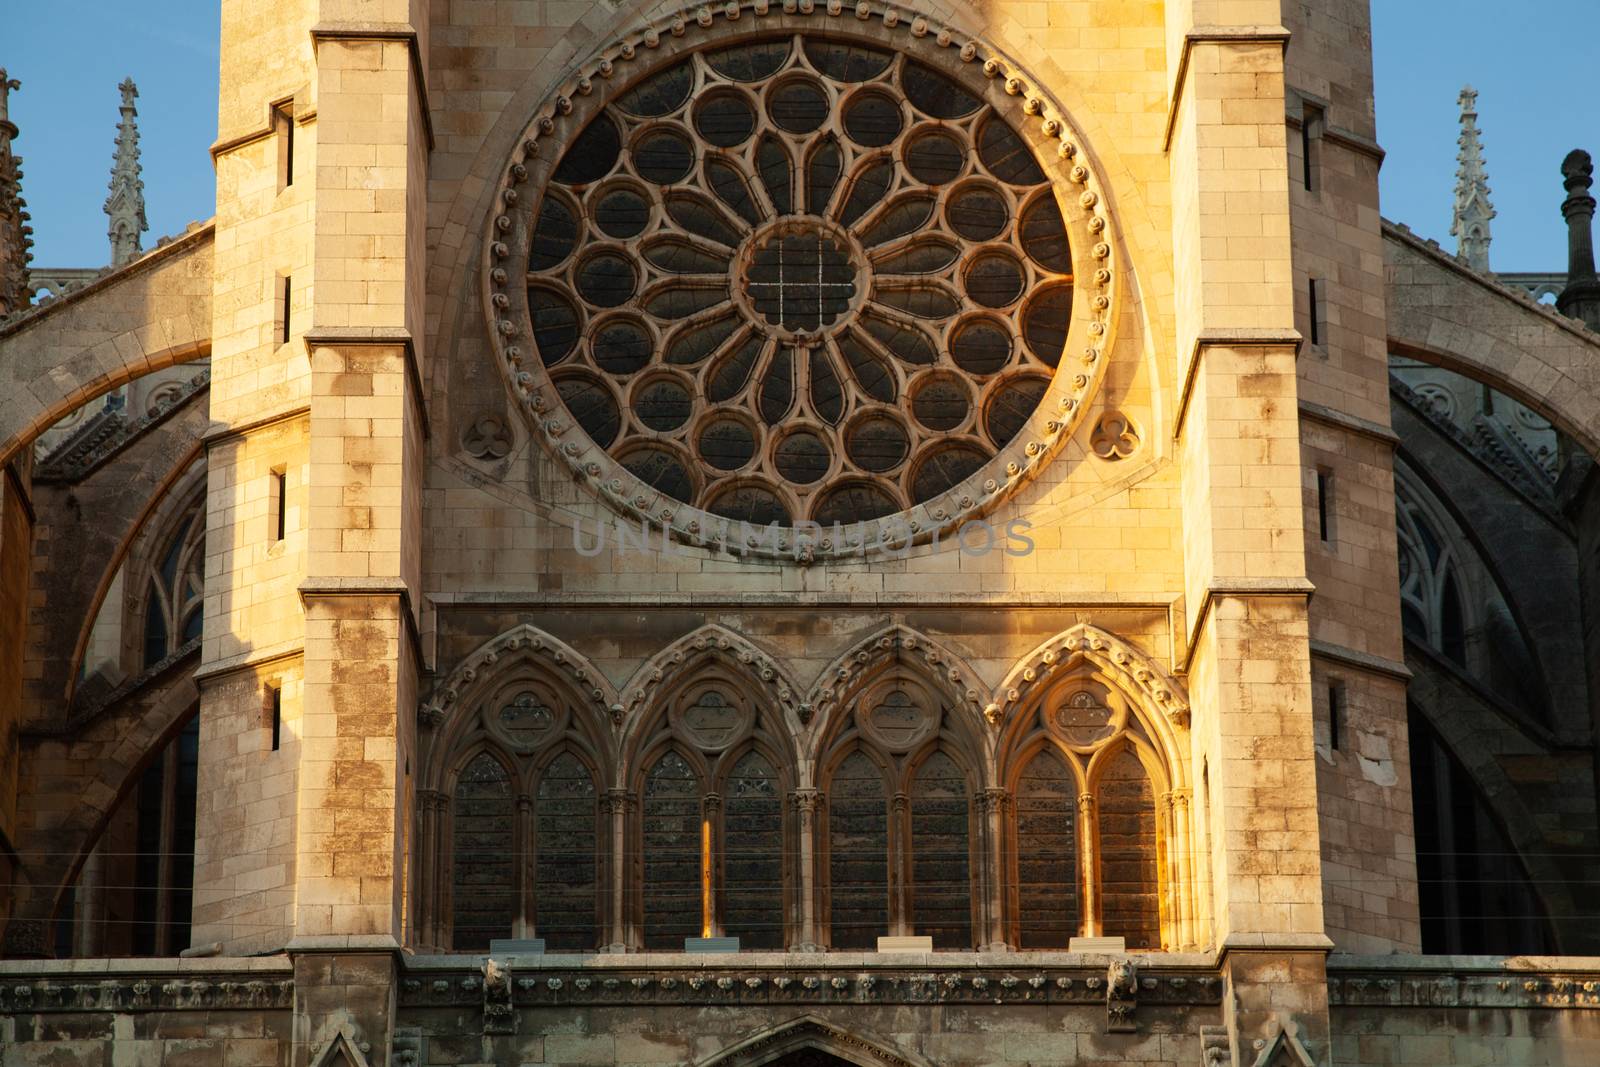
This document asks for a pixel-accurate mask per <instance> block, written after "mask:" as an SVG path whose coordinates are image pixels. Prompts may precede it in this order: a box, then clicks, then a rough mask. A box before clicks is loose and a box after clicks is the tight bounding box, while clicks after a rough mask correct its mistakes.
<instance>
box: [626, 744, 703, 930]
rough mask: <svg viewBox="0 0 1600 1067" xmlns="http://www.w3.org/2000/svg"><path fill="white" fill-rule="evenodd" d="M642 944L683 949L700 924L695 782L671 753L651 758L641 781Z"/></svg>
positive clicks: (697, 784)
mask: <svg viewBox="0 0 1600 1067" xmlns="http://www.w3.org/2000/svg"><path fill="white" fill-rule="evenodd" d="M641 810H642V818H643V825H644V886H643V891H644V944H645V947H646V948H652V949H670V950H672V951H674V952H681V951H682V950H683V939H684V938H686V937H698V936H700V932H701V929H702V925H701V924H702V919H703V911H702V898H701V892H700V888H701V887H700V852H701V849H700V841H701V837H700V781H699V779H698V778H697V777H696V776H695V773H694V771H693V770H692V769H691V768H690V767H689V765H688V764H687V763H685V762H684V759H683V757H682V756H680V755H678V754H677V753H676V752H668V753H667V754H666V755H664V756H662V757H661V758H660V759H659V760H657V761H656V764H655V766H654V767H652V768H651V769H650V776H649V777H648V778H647V779H646V780H645V785H644V802H643V804H642V805H641Z"/></svg>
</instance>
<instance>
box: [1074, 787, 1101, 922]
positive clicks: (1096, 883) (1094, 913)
mask: <svg viewBox="0 0 1600 1067" xmlns="http://www.w3.org/2000/svg"><path fill="white" fill-rule="evenodd" d="M1078 840H1079V842H1081V844H1082V847H1080V848H1079V849H1078V855H1079V857H1081V862H1082V870H1081V872H1080V874H1079V882H1078V884H1079V886H1081V887H1082V889H1083V935H1084V936H1085V937H1099V936H1100V879H1099V877H1098V876H1097V874H1096V872H1097V870H1098V868H1099V866H1100V857H1099V850H1100V820H1099V818H1098V817H1097V816H1096V815H1095V803H1094V794H1093V793H1080V794H1078Z"/></svg>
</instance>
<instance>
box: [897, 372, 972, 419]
mask: <svg viewBox="0 0 1600 1067" xmlns="http://www.w3.org/2000/svg"><path fill="white" fill-rule="evenodd" d="M971 407H972V402H971V400H969V399H968V394H967V389H966V386H964V385H962V384H961V383H960V382H959V381H957V380H956V379H955V378H952V377H950V376H949V375H945V374H939V375H932V376H929V377H925V378H924V379H922V382H921V383H920V384H919V385H918V386H917V393H916V396H915V397H914V398H913V399H912V401H911V412H912V414H914V415H916V417H917V421H918V422H920V423H922V425H924V426H926V427H927V428H928V429H930V430H937V431H939V432H941V433H942V432H944V431H946V430H953V429H955V428H956V427H957V426H960V425H961V424H962V423H963V422H965V421H967V412H968V411H969V410H971Z"/></svg>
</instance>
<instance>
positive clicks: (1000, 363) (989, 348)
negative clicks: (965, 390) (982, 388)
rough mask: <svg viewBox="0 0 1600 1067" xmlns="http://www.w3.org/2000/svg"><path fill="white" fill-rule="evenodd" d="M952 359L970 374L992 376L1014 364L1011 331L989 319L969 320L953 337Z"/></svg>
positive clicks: (957, 329)
mask: <svg viewBox="0 0 1600 1067" xmlns="http://www.w3.org/2000/svg"><path fill="white" fill-rule="evenodd" d="M950 358H951V359H953V360H955V362H956V366H958V367H960V368H961V369H962V370H964V371H966V372H967V373H968V374H979V375H982V374H993V373H994V372H995V371H997V370H999V369H1000V368H1001V367H1004V366H1005V365H1006V364H1007V363H1009V362H1010V361H1011V331H1010V330H1008V329H1006V328H1005V327H1004V326H1002V325H1000V324H999V323H998V322H994V321H993V320H990V319H968V320H967V321H966V322H963V323H962V324H961V325H959V326H957V327H956V330H955V333H954V334H952V335H951V338H950Z"/></svg>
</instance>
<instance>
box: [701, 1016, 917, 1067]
mask: <svg viewBox="0 0 1600 1067" xmlns="http://www.w3.org/2000/svg"><path fill="white" fill-rule="evenodd" d="M806 1048H815V1049H821V1050H822V1051H823V1052H827V1053H829V1054H831V1055H834V1056H837V1057H839V1058H840V1059H842V1060H847V1061H849V1062H850V1063H854V1064H856V1065H857V1067H931V1065H930V1064H929V1063H928V1062H927V1061H926V1060H924V1059H922V1058H921V1057H919V1056H916V1055H914V1054H912V1053H910V1052H906V1051H903V1050H901V1049H899V1048H897V1047H896V1046H894V1045H892V1044H890V1043H889V1042H887V1041H885V1040H884V1039H882V1038H880V1037H877V1036H875V1035H873V1034H870V1033H867V1032H866V1031H863V1030H857V1029H850V1030H846V1029H844V1028H843V1027H840V1026H836V1025H834V1024H833V1023H830V1022H827V1021H826V1020H824V1019H822V1018H819V1017H818V1016H816V1015H802V1016H799V1017H798V1018H794V1019H790V1020H789V1021H788V1022H783V1023H778V1024H777V1025H775V1026H769V1027H767V1028H766V1029H765V1030H760V1031H758V1032H756V1033H754V1034H752V1035H751V1036H749V1037H747V1038H745V1039H744V1040H743V1041H740V1042H739V1043H738V1044H736V1045H732V1046H730V1047H728V1048H725V1049H723V1050H722V1051H721V1052H716V1053H713V1054H712V1055H710V1056H707V1057H706V1058H704V1059H702V1060H699V1061H697V1062H696V1063H695V1065H694V1067H761V1065H762V1064H767V1063H771V1062H772V1061H773V1060H776V1059H778V1058H780V1057H782V1056H786V1055H788V1054H789V1053H791V1052H797V1051H799V1050H801V1049H806Z"/></svg>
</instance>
